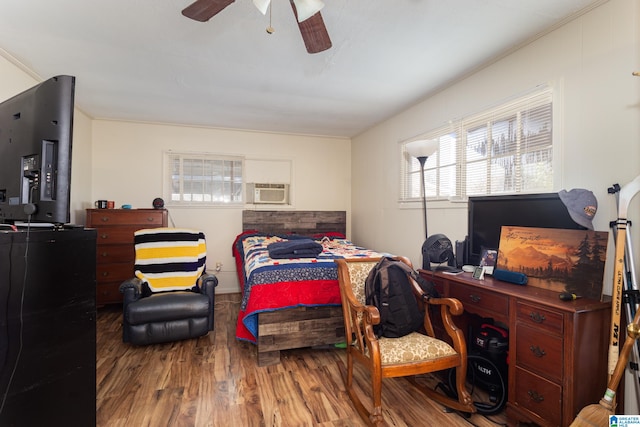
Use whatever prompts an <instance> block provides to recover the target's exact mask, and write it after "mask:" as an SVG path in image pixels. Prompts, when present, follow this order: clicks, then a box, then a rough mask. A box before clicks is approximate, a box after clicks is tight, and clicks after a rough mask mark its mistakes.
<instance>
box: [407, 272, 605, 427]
mask: <svg viewBox="0 0 640 427" xmlns="http://www.w3.org/2000/svg"><path fill="white" fill-rule="evenodd" d="M420 273H421V274H422V275H423V276H424V277H425V278H427V279H431V280H433V281H434V282H435V283H436V286H437V288H438V289H439V291H440V292H441V294H442V295H443V296H448V297H454V298H457V299H459V300H460V301H461V302H462V303H463V305H464V309H465V314H464V315H463V316H461V317H460V318H455V321H456V324H458V325H459V326H460V327H461V328H462V330H463V331H465V335H466V336H467V340H468V334H467V331H468V330H469V325H473V324H474V323H475V322H477V321H478V320H479V319H485V318H491V319H493V320H495V321H497V322H500V323H502V324H503V325H505V326H506V327H507V328H508V329H509V385H508V402H507V408H506V411H507V419H508V425H509V426H516V425H518V423H519V422H534V423H536V424H538V425H540V426H568V425H569V424H571V422H572V421H573V419H574V418H575V416H576V415H577V413H578V412H580V410H581V409H582V408H583V407H585V406H587V405H589V404H592V403H598V401H599V400H600V398H601V397H602V395H603V393H604V391H605V389H606V386H607V353H608V350H607V349H608V339H609V323H610V309H611V304H610V303H605V302H600V301H596V300H589V299H577V300H575V301H568V302H565V301H561V300H560V299H559V298H558V293H557V292H554V291H550V290H547V289H540V288H535V287H531V286H519V285H514V284H510V283H506V282H501V281H498V280H494V279H493V278H492V277H489V276H485V280H475V279H473V278H472V277H471V273H462V274H459V275H448V274H443V273H439V272H438V273H435V274H432V273H431V272H430V271H423V270H421V271H420ZM474 315H476V316H474Z"/></svg>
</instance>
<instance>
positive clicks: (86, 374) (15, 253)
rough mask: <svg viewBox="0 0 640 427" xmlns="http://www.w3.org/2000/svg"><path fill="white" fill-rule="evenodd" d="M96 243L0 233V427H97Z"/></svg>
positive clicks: (76, 234)
mask: <svg viewBox="0 0 640 427" xmlns="http://www.w3.org/2000/svg"><path fill="white" fill-rule="evenodd" d="M27 235H28V236H27ZM27 237H28V240H27ZM95 240H96V231H95V230H83V229H75V230H59V231H53V230H46V231H45V230H34V229H32V230H31V231H29V232H28V233H27V231H17V232H15V231H2V232H0V338H1V341H0V407H1V412H0V425H2V426H26V425H29V426H31V425H50V426H52V425H83V426H90V425H95V423H96V377H95V374H96V371H95V370H96V330H95V325H96V323H95V322H96V307H95V289H96V285H95V259H96V244H95ZM27 246H28V251H27ZM25 253H27V257H26V260H27V261H26V262H27V264H26V265H25Z"/></svg>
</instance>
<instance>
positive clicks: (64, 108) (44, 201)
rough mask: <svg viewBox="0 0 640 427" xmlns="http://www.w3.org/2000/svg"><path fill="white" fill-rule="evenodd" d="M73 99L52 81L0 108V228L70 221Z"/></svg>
mask: <svg viewBox="0 0 640 427" xmlns="http://www.w3.org/2000/svg"><path fill="white" fill-rule="evenodd" d="M74 96H75V77H73V76H56V77H52V78H50V79H49V80H46V81H44V82H42V83H40V84H38V85H36V86H34V87H32V88H31V89H28V90H26V91H24V92H22V93H19V94H18V95H15V96H14V97H12V98H10V99H7V100H6V101H4V102H2V103H1V104H0V223H7V224H12V223H15V222H40V223H52V224H65V223H68V222H69V220H70V184H71V148H72V134H73V108H74Z"/></svg>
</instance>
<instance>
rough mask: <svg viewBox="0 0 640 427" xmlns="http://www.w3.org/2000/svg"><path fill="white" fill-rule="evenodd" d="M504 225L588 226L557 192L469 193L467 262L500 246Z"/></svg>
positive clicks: (477, 261) (477, 260)
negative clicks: (572, 216)
mask: <svg viewBox="0 0 640 427" xmlns="http://www.w3.org/2000/svg"><path fill="white" fill-rule="evenodd" d="M503 225H512V226H520V227H540V228H568V229H578V230H585V228H584V227H583V226H581V225H579V224H578V223H576V222H575V221H574V220H573V219H571V216H570V215H569V211H568V210H567V207H566V206H565V204H564V203H563V202H562V200H560V196H558V193H544V194H519V195H504V196H481V197H469V222H468V227H469V228H468V235H467V245H466V246H467V251H466V252H467V259H466V261H465V262H466V263H467V264H471V265H478V264H480V258H481V256H482V250H483V249H498V246H499V244H500V229H501V227H502V226H503Z"/></svg>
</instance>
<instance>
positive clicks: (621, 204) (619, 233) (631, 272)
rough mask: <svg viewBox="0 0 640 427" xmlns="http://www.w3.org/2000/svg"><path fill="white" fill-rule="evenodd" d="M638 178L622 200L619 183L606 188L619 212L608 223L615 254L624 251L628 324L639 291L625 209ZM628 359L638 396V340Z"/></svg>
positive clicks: (638, 185) (638, 301)
mask: <svg viewBox="0 0 640 427" xmlns="http://www.w3.org/2000/svg"><path fill="white" fill-rule="evenodd" d="M639 179H640V177H638V178H636V179H635V180H634V181H632V182H631V183H629V184H628V185H627V188H626V189H625V190H626V194H625V197H624V198H623V200H621V197H620V192H621V187H620V185H619V184H614V185H613V186H611V187H609V188H608V189H607V192H608V193H609V194H613V195H615V196H616V207H617V210H618V213H619V215H618V219H617V220H616V221H611V222H610V223H609V226H610V227H611V229H612V231H613V233H612V235H613V241H614V245H616V254H619V253H620V250H621V249H622V250H623V251H624V252H623V254H624V258H623V260H622V265H623V271H622V274H621V279H622V303H623V304H624V307H625V314H626V316H627V324H630V323H631V322H632V321H633V318H634V316H635V314H636V311H637V310H638V304H640V291H639V290H638V284H637V280H636V279H637V275H636V270H635V265H634V256H633V244H632V240H631V221H628V220H627V219H626V209H627V207H628V204H629V202H630V201H631V199H632V198H633V197H634V196H635V195H636V194H637V193H638V192H640V180H639ZM622 211H624V215H621V214H620V212H622ZM621 245H624V248H620V247H619V246H621ZM616 258H617V257H616ZM616 262H617V263H619V262H620V260H616ZM615 280H616V279H615V278H614V282H615ZM614 291H615V290H614ZM614 298H615V296H614ZM612 327H613V325H612ZM630 360H631V361H630V363H629V368H630V369H631V370H632V371H634V372H635V376H636V377H637V380H636V381H634V385H635V390H636V396H640V370H639V361H640V342H638V341H636V343H635V345H634V346H633V349H632V352H631V357H630Z"/></svg>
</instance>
